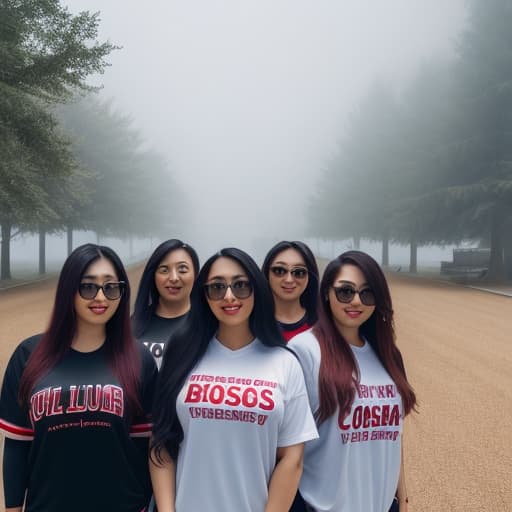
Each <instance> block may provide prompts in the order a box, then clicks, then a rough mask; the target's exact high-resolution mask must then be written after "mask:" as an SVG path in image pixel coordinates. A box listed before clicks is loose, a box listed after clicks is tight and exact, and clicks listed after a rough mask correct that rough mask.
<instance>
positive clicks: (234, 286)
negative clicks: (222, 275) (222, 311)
mask: <svg viewBox="0 0 512 512" xmlns="http://www.w3.org/2000/svg"><path fill="white" fill-rule="evenodd" d="M228 288H231V293H232V294H233V295H234V296H235V297H236V298H237V299H247V298H249V297H250V296H251V293H252V284H251V282H250V281H248V280H247V279H238V280H236V281H233V282H232V283H231V284H228V283H226V282H224V281H215V282H213V283H207V284H205V285H204V290H205V292H206V296H207V297H208V298H209V299H210V300H222V299H223V298H224V297H225V296H226V293H227V291H228Z"/></svg>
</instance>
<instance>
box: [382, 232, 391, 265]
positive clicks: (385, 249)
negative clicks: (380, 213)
mask: <svg viewBox="0 0 512 512" xmlns="http://www.w3.org/2000/svg"><path fill="white" fill-rule="evenodd" d="M382 266H383V267H389V238H388V236H387V235H384V236H383V237H382Z"/></svg>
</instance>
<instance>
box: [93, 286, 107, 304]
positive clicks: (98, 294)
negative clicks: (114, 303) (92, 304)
mask: <svg viewBox="0 0 512 512" xmlns="http://www.w3.org/2000/svg"><path fill="white" fill-rule="evenodd" d="M100 293H101V295H100ZM94 300H100V301H101V300H107V297H105V292H104V291H103V288H100V289H99V290H98V293H97V294H96V297H94Z"/></svg>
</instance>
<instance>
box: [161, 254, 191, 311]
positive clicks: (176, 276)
mask: <svg viewBox="0 0 512 512" xmlns="http://www.w3.org/2000/svg"><path fill="white" fill-rule="evenodd" d="M194 279H195V274H194V265H193V263H192V258H191V257H190V255H189V254H188V252H187V251H186V250H185V249H174V250H173V251H170V252H168V253H167V254H166V255H165V256H164V257H163V258H162V260H161V261H160V263H159V264H158V267H157V269H156V271H155V286H156V289H157V291H158V294H159V295H160V300H162V301H164V302H170V303H181V302H183V301H185V300H188V298H189V297H190V292H191V291H192V285H193V284H194Z"/></svg>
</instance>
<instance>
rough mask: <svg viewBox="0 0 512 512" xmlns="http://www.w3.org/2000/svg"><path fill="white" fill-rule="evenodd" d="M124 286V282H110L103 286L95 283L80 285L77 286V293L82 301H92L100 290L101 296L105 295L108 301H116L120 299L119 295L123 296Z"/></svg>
mask: <svg viewBox="0 0 512 512" xmlns="http://www.w3.org/2000/svg"><path fill="white" fill-rule="evenodd" d="M125 284H126V283H125V282H124V281H111V282H109V283H105V284H104V285H100V284H96V283H80V284H79V285H78V293H79V295H80V297H82V299H86V300H92V299H94V298H96V295H98V292H99V291H100V290H102V291H103V295H105V297H106V298H107V299H108V300H117V299H119V298H121V295H123V292H124V287H125Z"/></svg>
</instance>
